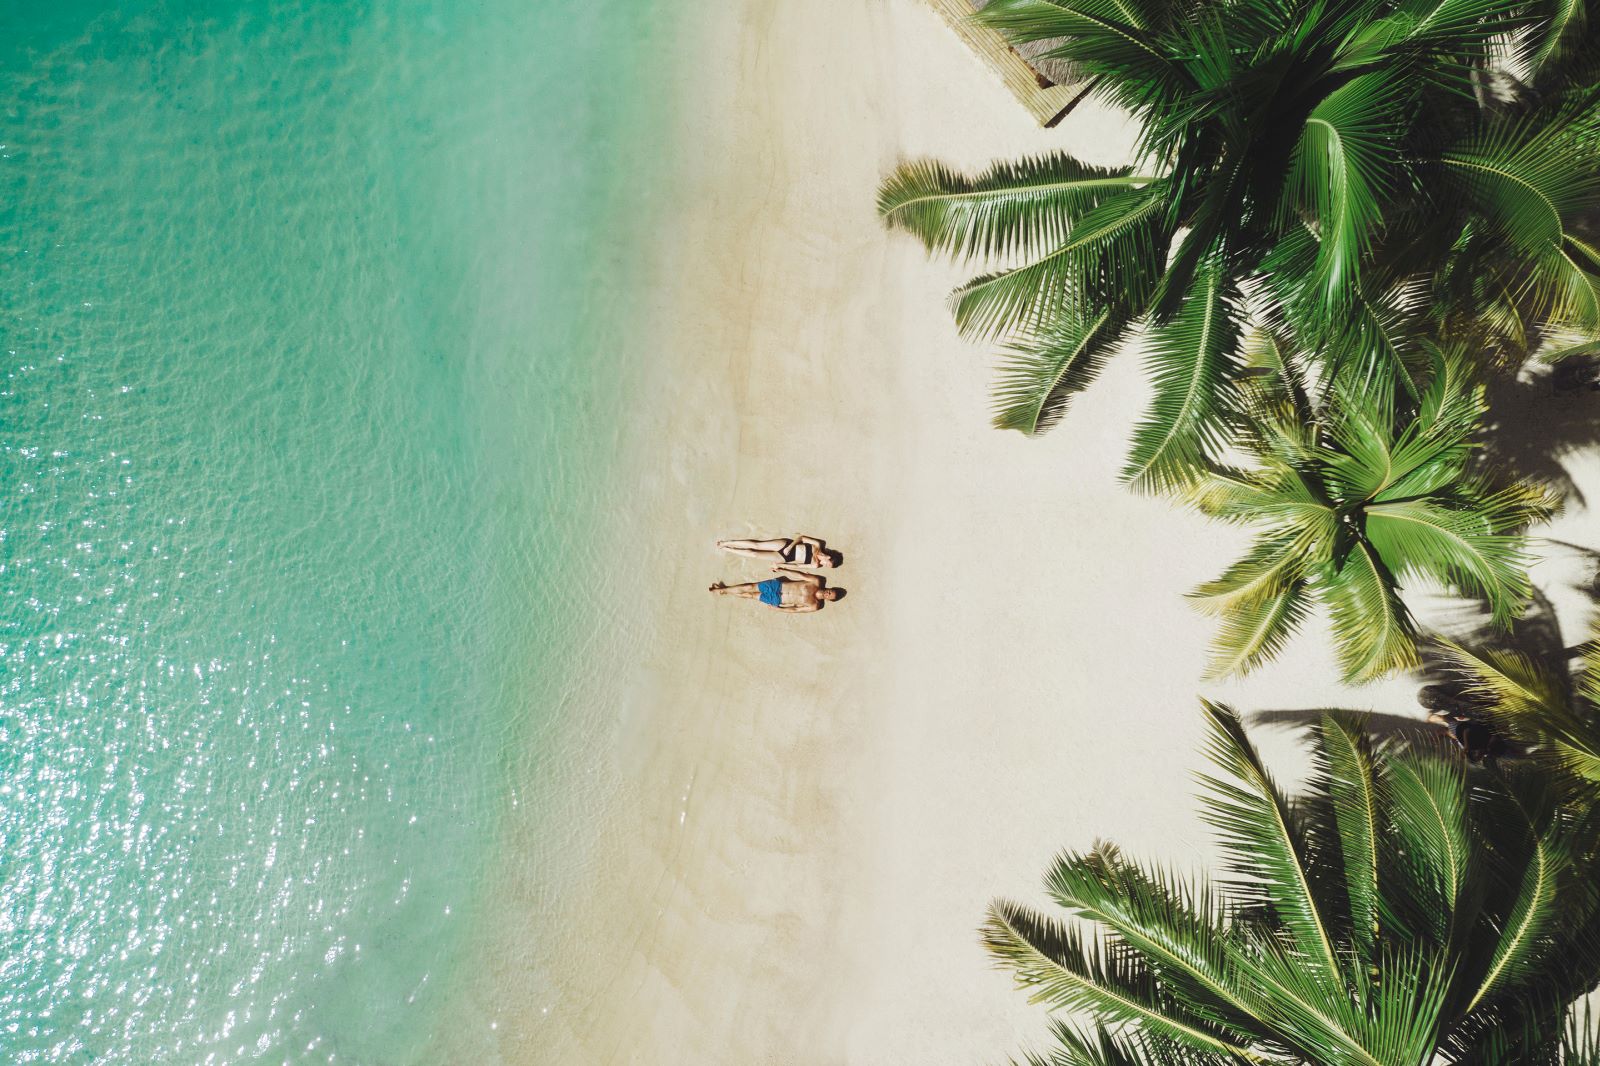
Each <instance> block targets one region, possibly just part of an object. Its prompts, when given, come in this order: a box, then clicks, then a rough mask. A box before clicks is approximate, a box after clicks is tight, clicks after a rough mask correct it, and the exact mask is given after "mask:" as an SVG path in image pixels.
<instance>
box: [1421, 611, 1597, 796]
mask: <svg viewBox="0 0 1600 1066" xmlns="http://www.w3.org/2000/svg"><path fill="white" fill-rule="evenodd" d="M1437 644H1438V646H1439V648H1440V650H1441V652H1442V655H1443V657H1444V660H1445V664H1446V665H1447V666H1449V667H1452V668H1453V669H1454V671H1455V672H1456V673H1457V675H1458V677H1459V678H1460V679H1461V680H1462V681H1463V682H1465V686H1466V690H1467V692H1468V694H1469V695H1471V696H1474V697H1476V707H1477V709H1478V710H1479V711H1480V712H1481V713H1482V714H1483V715H1485V716H1486V717H1488V718H1490V719H1491V720H1492V721H1493V722H1494V725H1495V727H1496V728H1497V729H1498V730H1499V731H1500V732H1501V733H1503V734H1505V735H1506V736H1507V737H1508V738H1510V739H1512V740H1514V741H1516V742H1517V745H1518V746H1519V747H1520V748H1522V749H1523V750H1524V751H1525V752H1526V753H1527V754H1528V755H1529V756H1531V757H1532V758H1534V759H1536V760H1538V761H1539V762H1541V763H1544V764H1546V766H1547V767H1548V768H1549V769H1551V770H1554V771H1556V773H1555V774H1554V775H1553V776H1555V777H1556V778H1557V779H1565V780H1567V781H1569V782H1571V783H1572V784H1574V785H1575V786H1577V788H1578V791H1579V794H1580V795H1582V796H1584V797H1585V798H1586V802H1590V803H1592V802H1593V801H1594V799H1595V798H1597V797H1600V618H1597V619H1596V620H1595V622H1594V625H1593V628H1592V630H1591V632H1590V637H1589V640H1588V641H1586V642H1585V643H1584V644H1583V645H1582V646H1581V647H1580V648H1578V649H1577V651H1576V657H1577V659H1578V663H1577V668H1576V669H1575V670H1570V671H1569V670H1568V669H1566V668H1565V666H1566V664H1565V662H1563V663H1561V664H1560V666H1559V667H1558V665H1557V664H1556V663H1555V662H1548V661H1547V662H1541V661H1539V660H1538V659H1536V658H1534V657H1533V656H1531V655H1528V654H1525V653H1523V652H1521V651H1515V650H1511V649H1494V648H1479V649H1476V650H1469V649H1467V648H1466V647H1463V646H1462V645H1460V644H1458V643H1455V642H1454V641H1449V640H1444V639H1442V638H1440V639H1438V641H1437Z"/></svg>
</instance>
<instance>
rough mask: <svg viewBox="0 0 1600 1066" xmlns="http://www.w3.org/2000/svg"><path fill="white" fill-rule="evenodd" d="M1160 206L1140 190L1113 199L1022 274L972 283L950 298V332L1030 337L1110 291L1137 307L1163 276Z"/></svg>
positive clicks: (1009, 273) (998, 274)
mask: <svg viewBox="0 0 1600 1066" xmlns="http://www.w3.org/2000/svg"><path fill="white" fill-rule="evenodd" d="M1161 204H1162V201H1161V198H1160V196H1158V195H1156V193H1155V192H1154V191H1151V190H1149V189H1141V190H1136V191H1133V192H1126V193H1123V194H1121V195H1120V196H1115V197H1112V198H1110V199H1108V200H1107V201H1106V202H1104V203H1102V204H1100V205H1099V206H1098V207H1096V208H1095V209H1093V210H1092V211H1090V212H1089V213H1088V214H1086V215H1084V216H1083V217H1082V218H1080V219H1078V221H1077V224H1076V225H1075V226H1073V228H1072V232H1071V235H1070V236H1069V237H1068V238H1067V240H1066V241H1064V242H1062V243H1061V244H1060V245H1058V246H1056V247H1055V248H1053V249H1052V250H1050V251H1049V252H1046V253H1045V254H1043V255H1041V256H1040V257H1039V258H1037V259H1034V260H1032V261H1030V262H1028V263H1026V264H1023V265H1022V266H1018V267H1013V268H1010V269H1007V270H1001V271H997V272H995V273H991V274H984V275H981V276H980V277H976V278H973V279H972V280H971V281H969V282H967V283H966V284H965V285H963V286H961V287H960V288H958V289H957V290H956V291H955V292H954V293H952V294H951V304H952V307H953V308H954V311H955V316H956V325H957V326H958V327H959V328H960V329H961V330H962V332H963V333H966V334H969V335H971V334H977V335H982V336H992V335H995V334H998V333H1002V332H1005V331H1022V332H1030V331H1033V330H1036V329H1038V328H1039V327H1040V325H1041V324H1042V323H1045V322H1047V321H1048V320H1049V319H1050V318H1051V317H1052V316H1053V315H1055V314H1057V313H1059V312H1060V311H1061V310H1062V309H1063V308H1064V307H1066V306H1068V305H1069V302H1070V301H1071V300H1072V299H1073V298H1074V297H1078V298H1082V297H1084V296H1086V295H1087V294H1088V293H1089V292H1091V291H1095V292H1100V293H1101V294H1102V295H1104V291H1103V290H1104V289H1105V288H1107V287H1110V286H1115V285H1123V286H1132V287H1133V291H1131V292H1128V291H1125V292H1124V296H1125V297H1132V299H1133V300H1134V302H1137V290H1138V288H1139V287H1141V286H1143V287H1148V285H1149V284H1150V281H1149V279H1151V278H1153V277H1155V276H1156V274H1157V273H1158V272H1159V271H1160V269H1161V259H1162V258H1163V257H1164V254H1165V248H1164V245H1163V242H1162V241H1161V240H1159V239H1158V237H1157V234H1156V231H1155V228H1154V226H1155V220H1156V218H1157V216H1158V215H1159V213H1160V208H1161Z"/></svg>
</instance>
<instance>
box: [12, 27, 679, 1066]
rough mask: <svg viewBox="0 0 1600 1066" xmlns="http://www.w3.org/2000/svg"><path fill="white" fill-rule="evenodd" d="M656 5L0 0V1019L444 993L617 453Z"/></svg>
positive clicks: (183, 1054) (281, 1034) (49, 1046)
mask: <svg viewBox="0 0 1600 1066" xmlns="http://www.w3.org/2000/svg"><path fill="white" fill-rule="evenodd" d="M649 6H650V5H649V4H648V3H647V2H646V0H627V2H625V3H623V4H620V5H605V6H603V7H597V6H595V5H591V4H586V3H583V2H581V0H555V2H551V0H541V2H538V3H526V2H516V0H486V2H483V3H478V4H470V5H469V4H463V3H457V2H453V0H436V2H431V3H430V2H415V3H411V2H406V0H369V2H334V0H329V2H326V3H317V2H315V0H290V2H285V3H266V2H257V0H236V2H224V3H210V4H200V3H185V2H176V0H174V2H171V3H131V4H121V5H110V4H80V3H48V4H46V3H43V2H35V0H25V2H24V3H23V4H22V5H21V6H20V7H18V6H14V5H8V6H7V8H6V10H5V11H4V12H0V142H3V147H0V294H3V301H0V314H3V316H4V318H3V323H4V326H3V328H4V337H3V346H0V357H3V366H4V379H3V381H0V1061H4V1062H7V1063H13V1062H14V1063H35V1062H39V1063H67V1062H70V1063H87V1062H96V1063H139V1064H157V1063H198V1062H213V1063H224V1062H245V1061H271V1062H308V1061H340V1062H358V1063H379V1062H381V1063H405V1062H415V1061H420V1059H419V1055H420V1054H421V1052H420V1051H419V1049H420V1048H422V1047H424V1046H425V1045H426V1043H427V1042H428V1041H429V1039H430V1038H431V1037H432V1036H433V1035H434V1034H435V1032H436V1030H437V1028H438V1027H439V1026H441V1025H444V1024H447V1022H446V1021H445V1020H442V1019H441V1017H440V1010H441V1008H442V1005H443V1004H444V1003H445V1002H446V1000H447V999H448V995H449V992H448V989H449V987H450V984H451V982H452V980H454V979H455V977H456V976H457V974H458V971H459V970H460V969H461V967H462V966H463V954H464V944H465V942H466V940H467V939H468V932H467V929H468V927H469V926H470V925H471V923H472V922H473V920H474V918H475V916H477V912H478V911H479V910H481V908H482V907H483V906H484V905H485V904H484V901H483V898H482V896H483V885H484V884H485V882H486V881H487V880H488V875H489V873H490V871H491V867H492V866H493V861H494V859H493V855H492V851H493V844H494V841H495V840H496V839H497V832H498V830H497V826H496V820H497V818H499V817H500V816H502V814H503V812H504V811H505V810H506V807H507V803H506V796H507V795H508V793H509V792H510V791H511V790H512V789H513V787H514V783H513V782H512V780H511V779H512V777H513V776H521V775H527V774H529V773H533V774H535V775H536V774H537V771H538V767H539V760H538V757H535V758H533V759H531V761H530V758H529V756H528V755H527V754H526V752H525V750H524V745H525V744H526V742H527V738H529V737H530V736H547V735H550V734H551V732H552V731H551V728H550V722H551V720H552V717H553V716H555V715H558V714H559V713H560V708H559V707H558V706H557V705H556V704H557V695H556V694H557V692H558V689H559V686H560V684H561V680H560V678H561V672H562V670H563V668H564V667H563V663H564V661H565V660H566V659H567V658H569V657H571V656H572V655H573V654H575V651H574V649H572V648H571V647H569V644H570V642H571V640H572V637H571V632H570V630H569V629H567V628H564V625H563V621H562V619H563V616H564V614H566V615H567V616H568V617H570V612H571V611H572V610H574V609H575V606H574V604H573V603H572V602H571V594H570V593H567V592H565V591H563V589H564V588H565V584H564V581H563V579H564V578H570V577H571V576H572V575H573V573H574V572H575V571H578V572H580V573H581V571H582V569H583V568H584V567H585V566H590V565H592V560H590V559H589V555H588V553H589V551H590V549H589V548H588V543H589V537H590V535H591V532H592V529H593V527H594V525H595V520H596V514H597V510H598V508H599V507H600V506H601V503H602V501H603V500H604V497H605V495H606V493H607V492H608V491H612V490H611V489H609V488H608V487H607V476H608V470H609V464H610V462H611V461H612V460H613V458H614V457H615V452H616V450H617V445H616V439H617V430H616V423H617V421H618V417H619V416H618V413H617V397H618V395H619V393H621V392H624V391H625V390H626V387H627V385H626V383H627V381H628V380H629V368H628V367H627V366H626V365H624V364H625V360H624V359H623V357H622V356H621V355H619V354H616V353H617V352H618V351H619V350H620V349H619V346H618V345H616V344H615V343H614V341H615V335H616V332H617V331H618V330H619V329H620V328H621V326H620V324H619V322H620V318H621V317H625V316H619V315H618V312H617V306H618V304H619V303H621V302H622V301H621V300H620V299H619V294H620V293H622V292H624V291H625V289H626V287H627V284H628V279H627V276H626V275H627V269H628V268H627V256H626V251H625V250H626V248H627V241H628V233H627V229H628V227H629V226H630V225H633V224H636V223H637V222H638V220H639V219H640V218H642V217H643V216H644V214H645V212H646V208H647V206H648V205H647V204H646V203H645V202H644V199H643V197H642V195H641V194H638V193H635V192H633V191H632V190H631V188H630V185H629V177H628V176H629V173H630V171H631V169H632V168H633V166H634V165H636V164H637V163H638V162H639V161H641V160H642V159H644V157H645V156H646V154H647V150H648V149H649V148H650V146H649V142H648V138H645V139H641V137H640V135H639V134H640V131H641V129H642V128H644V127H647V126H648V125H649V118H650V115H649V114H648V112H646V111H641V110H640V106H641V102H640V100H637V99H635V98H634V97H636V96H638V95H639V94H638V92H637V88H636V85H635V81H634V79H637V78H639V77H641V76H642V74H641V71H642V70H643V69H644V68H643V67H642V66H640V65H639V64H641V63H645V62H647V57H648V55H649V54H650V52H651V44H650V42H651V35H652V34H653V33H656V32H657V31H658V27H657V26H656V25H655V21H654V20H653V18H652V17H651V16H649V14H648V12H647V10H646V9H647V8H648V7H649ZM624 20H629V23H628V25H627V26H626V27H623V26H622V25H621V23H622V22H623V21H624ZM602 23H603V25H602ZM606 29H609V30H610V31H611V33H610V34H607V33H605V32H602V31H603V30H606ZM646 95H648V94H646ZM584 652H585V653H586V654H592V653H593V652H594V649H584ZM538 754H539V753H536V755H538ZM542 755H543V757H546V758H548V759H550V760H556V761H559V753H549V752H546V753H542Z"/></svg>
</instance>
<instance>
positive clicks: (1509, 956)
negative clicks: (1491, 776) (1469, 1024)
mask: <svg viewBox="0 0 1600 1066" xmlns="http://www.w3.org/2000/svg"><path fill="white" fill-rule="evenodd" d="M1517 805H1518V807H1519V808H1522V804H1521V802H1520V801H1518V802H1517ZM1523 811H1524V815H1525V817H1528V819H1529V827H1530V829H1532V830H1533V832H1532V837H1533V850H1532V853H1531V854H1530V855H1529V856H1528V857H1527V862H1526V865H1525V866H1524V867H1523V870H1522V877H1521V881H1520V884H1519V885H1518V887H1517V894H1516V899H1515V902H1514V903H1513V904H1512V907H1511V910H1510V913H1509V915H1508V916H1507V918H1506V921H1505V922H1504V924H1503V925H1501V926H1499V927H1498V928H1497V929H1496V930H1495V932H1496V933H1497V934H1498V936H1497V938H1496V941H1495V944H1494V948H1493V952H1492V954H1491V955H1490V958H1489V960H1488V965H1487V966H1486V967H1485V971H1484V973H1483V976H1482V978H1481V979H1480V980H1479V981H1478V982H1477V983H1476V988H1475V990H1474V991H1473V992H1472V994H1471V996H1470V998H1469V999H1468V1001H1467V1010H1469V1011H1470V1010H1473V1009H1474V1008H1476V1007H1477V1006H1478V1005H1479V1004H1480V1003H1483V1002H1485V1001H1486V1000H1491V999H1492V998H1493V997H1495V996H1497V995H1501V994H1503V993H1504V992H1505V991H1506V990H1508V989H1511V988H1515V987H1516V986H1517V985H1518V984H1519V983H1521V982H1523V981H1525V980H1527V979H1528V978H1529V977H1530V976H1531V975H1532V974H1533V973H1534V972H1535V966H1536V963H1537V961H1538V960H1539V959H1540V958H1541V956H1542V955H1543V954H1544V953H1545V952H1547V951H1548V950H1549V949H1550V947H1551V943H1552V937H1553V935H1554V933H1555V931H1556V930H1557V929H1558V927H1559V925H1560V923H1561V922H1562V920H1563V918H1564V917H1565V915H1563V912H1562V911H1563V909H1562V907H1561V901H1562V895H1561V892H1560V887H1561V883H1562V879H1563V878H1564V877H1566V876H1569V874H1570V867H1571V865H1572V850H1571V845H1570V842H1569V841H1567V840H1565V839H1563V838H1562V837H1561V836H1560V835H1559V833H1558V831H1557V830H1556V829H1555V828H1554V827H1553V826H1545V827H1543V828H1541V827H1538V826H1536V825H1535V824H1534V823H1533V818H1532V816H1531V814H1529V813H1528V812H1527V811H1526V809H1525V808H1523Z"/></svg>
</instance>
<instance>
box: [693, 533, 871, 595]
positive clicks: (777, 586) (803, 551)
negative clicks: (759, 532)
mask: <svg viewBox="0 0 1600 1066" xmlns="http://www.w3.org/2000/svg"><path fill="white" fill-rule="evenodd" d="M717 547H719V548H721V549H722V550H723V551H725V552H732V553H733V554H735V555H746V556H749V557H750V558H752V559H765V560H767V561H768V562H771V563H774V564H775V565H774V566H773V567H772V572H773V573H774V574H778V575H779V576H778V577H773V578H768V579H767V580H765V581H747V582H745V583H744V584H741V585H724V584H723V583H722V582H720V581H718V582H717V583H716V584H714V585H712V586H711V591H712V592H713V593H714V594H716V595H718V596H737V597H739V598H740V599H744V600H759V601H760V602H762V603H764V604H766V605H767V606H768V607H775V608H777V609H778V610H780V611H792V612H795V613H797V614H805V613H808V612H811V611H820V610H822V607H823V605H824V604H828V603H832V602H834V601H835V600H838V599H840V598H841V597H843V596H844V589H838V588H829V587H828V583H827V582H826V581H824V580H823V579H822V578H821V577H820V576H819V575H817V574H808V573H805V572H804V571H802V570H796V569H795V567H797V566H811V567H816V568H817V569H819V570H832V569H833V568H834V567H837V566H838V565H839V564H840V563H842V562H844V556H843V555H841V554H839V553H838V552H836V551H834V550H832V549H831V548H829V547H828V546H827V545H826V544H824V543H823V542H822V540H821V538H819V537H806V536H800V537H768V538H766V539H762V540H719V541H717ZM785 575H787V576H785Z"/></svg>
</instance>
